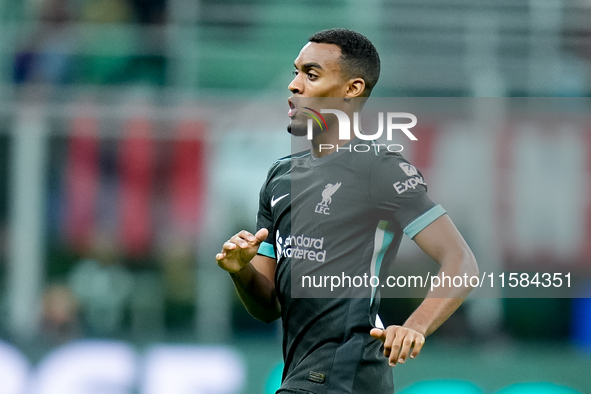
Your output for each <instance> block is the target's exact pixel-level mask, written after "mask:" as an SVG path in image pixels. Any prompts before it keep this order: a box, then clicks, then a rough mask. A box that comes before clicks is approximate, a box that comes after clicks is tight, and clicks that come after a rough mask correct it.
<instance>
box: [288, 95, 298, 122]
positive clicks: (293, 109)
mask: <svg viewBox="0 0 591 394" xmlns="http://www.w3.org/2000/svg"><path fill="white" fill-rule="evenodd" d="M287 103H288V104H289V111H287V116H289V117H290V118H293V117H294V116H295V114H296V112H298V109H297V108H296V106H295V104H294V103H293V101H291V99H287Z"/></svg>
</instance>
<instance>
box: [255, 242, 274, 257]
mask: <svg viewBox="0 0 591 394" xmlns="http://www.w3.org/2000/svg"><path fill="white" fill-rule="evenodd" d="M257 253H258V254H262V255H263V256H267V257H270V258H272V259H274V258H275V250H274V249H273V245H271V244H270V243H268V242H266V241H263V242H262V243H261V245H260V246H259V251H258V252H257Z"/></svg>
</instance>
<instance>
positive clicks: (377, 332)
mask: <svg viewBox="0 0 591 394" xmlns="http://www.w3.org/2000/svg"><path fill="white" fill-rule="evenodd" d="M369 335H371V336H372V337H374V338H375V339H381V340H382V341H383V340H384V339H386V331H385V330H382V329H379V328H372V329H371V331H370V332H369Z"/></svg>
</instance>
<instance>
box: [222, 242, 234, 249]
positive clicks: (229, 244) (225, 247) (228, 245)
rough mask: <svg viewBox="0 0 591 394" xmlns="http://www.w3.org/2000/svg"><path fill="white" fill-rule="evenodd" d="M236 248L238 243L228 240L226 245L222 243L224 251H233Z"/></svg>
mask: <svg viewBox="0 0 591 394" xmlns="http://www.w3.org/2000/svg"><path fill="white" fill-rule="evenodd" d="M234 249H236V244H235V243H234V242H231V241H226V242H224V245H222V252H225V251H232V250H234Z"/></svg>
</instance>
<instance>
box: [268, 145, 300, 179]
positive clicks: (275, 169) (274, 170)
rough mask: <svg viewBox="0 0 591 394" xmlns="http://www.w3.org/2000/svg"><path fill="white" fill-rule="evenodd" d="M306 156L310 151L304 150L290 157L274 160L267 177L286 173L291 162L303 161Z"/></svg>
mask: <svg viewBox="0 0 591 394" xmlns="http://www.w3.org/2000/svg"><path fill="white" fill-rule="evenodd" d="M308 156H310V151H309V150H305V151H301V152H298V153H294V154H291V155H287V156H283V157H281V158H279V159H277V160H275V161H274V162H273V164H272V165H271V167H270V168H269V177H272V176H276V175H279V174H283V173H287V172H288V171H289V170H290V169H291V163H292V161H293V160H300V159H305V158H306V157H308Z"/></svg>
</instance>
